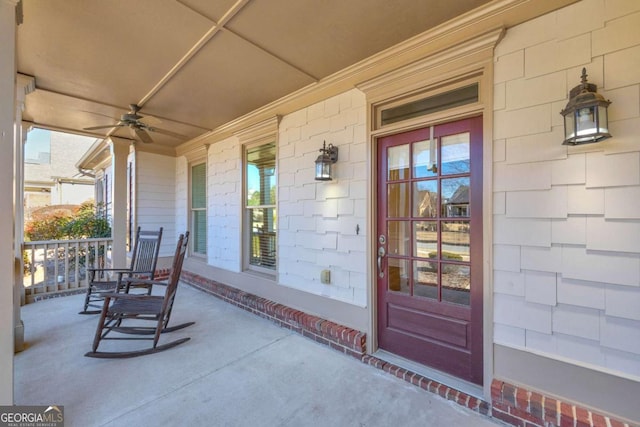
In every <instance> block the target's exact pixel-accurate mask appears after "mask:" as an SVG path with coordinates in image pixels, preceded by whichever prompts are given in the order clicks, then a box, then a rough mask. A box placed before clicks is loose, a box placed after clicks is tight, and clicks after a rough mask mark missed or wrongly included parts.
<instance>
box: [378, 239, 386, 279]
mask: <svg viewBox="0 0 640 427" xmlns="http://www.w3.org/2000/svg"><path fill="white" fill-rule="evenodd" d="M385 254H386V251H385V250H384V247H383V246H380V247H379V248H378V276H380V277H384V268H383V267H382V257H383V256H385Z"/></svg>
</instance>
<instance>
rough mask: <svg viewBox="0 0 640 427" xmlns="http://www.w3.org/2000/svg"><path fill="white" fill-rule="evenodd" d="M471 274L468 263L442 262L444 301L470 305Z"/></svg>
mask: <svg viewBox="0 0 640 427" xmlns="http://www.w3.org/2000/svg"><path fill="white" fill-rule="evenodd" d="M470 290H471V274H470V269H469V267H468V266H466V265H455V264H442V301H446V302H451V303H454V304H461V305H469V302H470V301H471V295H470Z"/></svg>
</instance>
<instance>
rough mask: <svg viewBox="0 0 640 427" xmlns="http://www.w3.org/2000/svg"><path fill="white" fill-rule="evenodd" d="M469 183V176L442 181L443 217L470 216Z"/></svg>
mask: <svg viewBox="0 0 640 427" xmlns="http://www.w3.org/2000/svg"><path fill="white" fill-rule="evenodd" d="M469 183H470V180H469V177H468V176H467V177H462V178H449V179H443V180H442V181H440V184H441V186H442V216H443V217H447V218H452V217H469V214H470V211H469Z"/></svg>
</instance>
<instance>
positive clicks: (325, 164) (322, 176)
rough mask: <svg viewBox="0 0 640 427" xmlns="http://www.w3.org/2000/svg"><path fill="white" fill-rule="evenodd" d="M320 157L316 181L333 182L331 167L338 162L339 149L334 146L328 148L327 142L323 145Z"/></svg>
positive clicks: (317, 163)
mask: <svg viewBox="0 0 640 427" xmlns="http://www.w3.org/2000/svg"><path fill="white" fill-rule="evenodd" d="M318 151H320V155H319V156H318V158H317V159H316V181H331V180H332V179H333V177H332V174H331V165H332V164H334V163H335V162H337V161H338V147H335V146H334V145H333V144H329V146H327V142H326V141H324V142H323V143H322V148H321V149H320V150H318Z"/></svg>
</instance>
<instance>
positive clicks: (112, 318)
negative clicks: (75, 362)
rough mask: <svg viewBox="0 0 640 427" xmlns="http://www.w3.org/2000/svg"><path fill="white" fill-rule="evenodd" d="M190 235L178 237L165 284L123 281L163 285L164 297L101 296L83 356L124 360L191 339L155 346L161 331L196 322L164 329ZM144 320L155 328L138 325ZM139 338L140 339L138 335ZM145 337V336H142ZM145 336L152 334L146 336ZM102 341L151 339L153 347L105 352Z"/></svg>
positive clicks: (136, 281) (167, 321) (113, 294)
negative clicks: (91, 337)
mask: <svg viewBox="0 0 640 427" xmlns="http://www.w3.org/2000/svg"><path fill="white" fill-rule="evenodd" d="M188 241H189V232H186V233H185V234H184V236H183V235H180V238H179V239H178V244H177V247H176V252H175V255H174V257H173V265H172V267H171V272H170V274H169V280H168V281H167V282H166V283H165V282H160V281H155V280H144V279H135V278H132V279H124V280H123V282H124V283H126V282H131V284H137V285H141V284H146V285H148V286H153V285H160V286H166V289H165V292H164V295H162V296H160V295H146V294H127V293H106V294H104V305H103V307H102V313H101V315H100V321H99V323H98V328H97V329H96V334H95V338H94V340H93V349H92V351H90V352H88V353H86V354H85V356H87V357H98V358H126V357H136V356H142V355H145V354H152V353H158V352H160V351H163V350H167V349H169V348H172V347H175V346H177V345H179V344H182V343H184V342H186V341H188V340H189V339H190V338H189V337H186V338H181V339H178V340H175V341H171V342H168V343H166V344H162V345H158V341H159V339H160V335H161V333H163V332H173V331H175V330H178V329H182V328H185V327H187V326H190V325H193V324H194V323H195V322H187V323H183V324H180V325H177V326H173V327H167V325H168V323H169V318H170V316H171V309H172V306H173V302H174V299H175V296H176V290H177V287H178V281H179V279H180V273H181V272H182V263H183V261H184V256H185V253H186V251H187V245H188ZM144 321H152V322H154V326H144V325H140V323H144ZM129 322H133V325H131V326H124V325H123V323H129ZM110 332H119V333H122V334H129V335H138V336H135V337H134V336H128V337H111V336H107V335H108V334H109V333H110ZM140 335H142V336H140ZM144 335H147V336H144ZM148 335H153V337H149V336H148ZM102 340H150V341H153V345H152V346H151V347H150V348H146V349H142V350H133V351H120V352H104V351H98V346H99V345H100V343H101V341H102Z"/></svg>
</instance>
